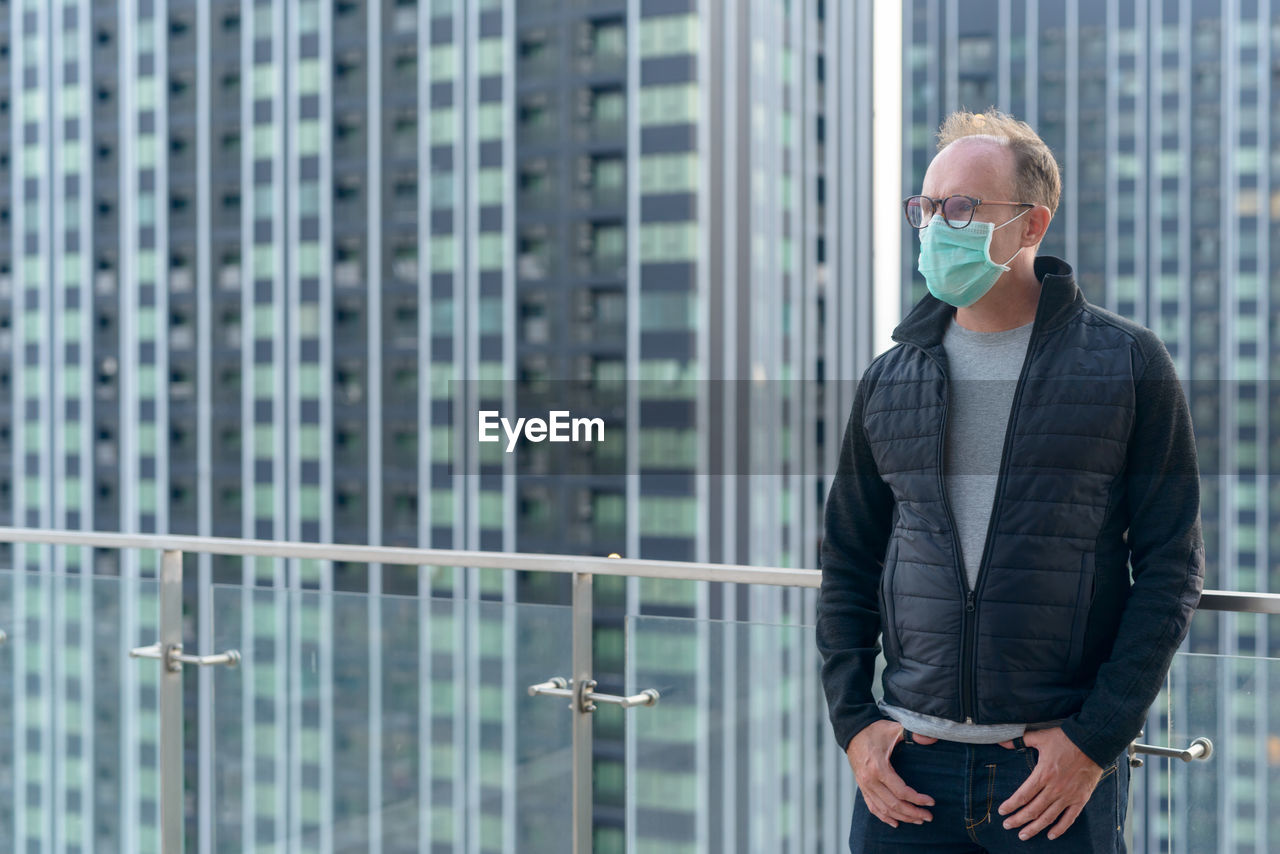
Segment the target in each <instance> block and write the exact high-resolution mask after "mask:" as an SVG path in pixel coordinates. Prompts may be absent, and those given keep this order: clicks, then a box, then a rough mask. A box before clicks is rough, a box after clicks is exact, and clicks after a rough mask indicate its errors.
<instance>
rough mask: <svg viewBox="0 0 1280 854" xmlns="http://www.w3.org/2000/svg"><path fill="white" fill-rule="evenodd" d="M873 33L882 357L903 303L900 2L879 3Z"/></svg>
mask: <svg viewBox="0 0 1280 854" xmlns="http://www.w3.org/2000/svg"><path fill="white" fill-rule="evenodd" d="M871 28H872V33H873V37H872V68H873V69H874V71H873V74H874V78H873V81H872V92H871V146H872V149H871V160H872V162H873V163H874V164H875V169H874V171H873V173H872V178H871V234H872V247H871V264H872V269H873V281H874V292H873V308H872V310H873V316H874V332H873V336H872V339H873V341H874V350H875V352H877V353H879V352H882V351H884V350H887V349H888V348H889V347H890V346H892V343H893V342H892V339H891V338H890V337H889V335H890V333H892V332H893V327H894V326H896V325H897V323H898V320H899V319H900V314H901V308H900V306H901V301H902V296H901V295H902V282H901V276H902V254H901V253H902V224H901V223H902V44H903V41H902V0H877V2H876V3H875V5H874V7H873V9H872V12H871Z"/></svg>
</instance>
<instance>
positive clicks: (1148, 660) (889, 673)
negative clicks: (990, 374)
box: [816, 256, 1204, 767]
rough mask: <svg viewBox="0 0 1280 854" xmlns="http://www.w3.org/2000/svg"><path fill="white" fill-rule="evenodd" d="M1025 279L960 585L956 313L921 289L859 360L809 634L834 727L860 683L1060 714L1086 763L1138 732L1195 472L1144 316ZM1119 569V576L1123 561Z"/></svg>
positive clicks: (1175, 638) (846, 717)
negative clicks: (973, 552) (1004, 408)
mask: <svg viewBox="0 0 1280 854" xmlns="http://www.w3.org/2000/svg"><path fill="white" fill-rule="evenodd" d="M1035 273H1036V276H1037V278H1039V279H1040V281H1041V290H1040V297H1039V302H1038V304H1037V307H1036V314H1035V321H1034V324H1033V326H1032V329H1031V337H1030V341H1029V343H1028V345H1027V356H1026V358H1025V360H1024V362H1023V366H1022V373H1021V375H1020V377H1019V379H1018V384H1017V386H1016V390H1015V391H1014V397H1013V404H1012V409H1011V412H1010V420H1009V427H1008V430H1007V434H1006V436H1005V442H1004V451H1003V454H1002V458H1001V464H1000V472H999V477H998V480H997V484H996V493H995V500H994V504H993V506H992V512H991V522H990V524H989V528H988V533H987V540H986V545H985V548H984V549H983V557H982V562H981V564H980V567H979V570H978V580H977V584H976V587H975V589H974V590H972V591H970V590H969V589H968V579H967V577H966V575H965V572H964V567H963V562H962V559H961V549H960V543H959V539H958V535H957V533H956V530H955V525H954V521H953V519H952V516H951V508H950V506H949V504H948V501H947V495H946V490H945V488H944V485H943V471H944V469H943V464H942V452H943V440H944V436H945V428H946V415H947V395H948V387H947V359H946V353H945V351H944V350H943V346H942V335H943V332H944V330H945V329H946V326H947V324H948V323H949V322H950V320H951V318H952V316H953V315H954V313H955V309H954V308H953V307H952V306H950V305H948V304H946V303H944V302H942V301H940V300H938V299H936V298H935V297H933V296H932V295H928V294H926V295H925V296H924V298H922V299H921V300H920V302H918V303H917V304H916V305H915V306H914V307H913V308H912V309H911V311H910V312H909V313H908V314H907V316H906V317H905V318H904V319H903V321H902V322H901V323H900V324H899V325H898V326H897V328H895V329H894V331H893V339H894V340H895V341H897V342H898V343H897V344H896V345H895V346H893V347H892V348H890V349H889V350H887V351H885V352H884V353H882V354H881V355H880V356H878V357H877V358H876V359H874V360H873V361H872V362H871V364H870V365H869V366H868V367H867V370H866V371H865V373H864V374H863V377H862V380H861V381H860V382H859V383H858V388H857V391H856V393H855V395H854V402H853V408H852V411H851V413H850V415H849V421H848V424H847V425H846V427H845V432H844V438H843V444H842V446H841V451H840V460H839V465H838V468H837V470H836V475H835V479H834V481H833V482H832V485H831V491H830V493H829V495H828V497H827V505H826V518H825V532H824V537H823V542H822V552H821V565H822V587H821V590H820V593H819V596H818V607H817V625H816V635H817V644H818V649H819V652H820V653H821V655H822V659H823V665H822V680H823V685H824V688H825V690H826V695H827V702H828V706H829V709H830V716H831V723H832V726H833V728H834V731H835V736H836V741H837V742H838V743H839V744H840V746H841V748H846V749H847V747H848V743H849V741H850V739H852V738H853V736H854V735H855V734H856V733H857V732H858V731H859V730H861V729H862V728H863V727H865V726H866V725H867V724H869V723H872V722H873V721H876V720H879V719H882V718H885V715H884V714H883V713H881V712H880V710H879V709H878V708H877V707H876V704H875V700H874V698H873V697H872V695H871V680H872V676H873V674H874V668H875V659H876V654H877V653H878V652H879V647H878V646H877V644H876V640H877V636H879V635H881V633H882V630H883V640H884V652H885V661H886V668H885V672H884V676H883V683H882V684H883V686H884V695H885V699H886V700H887V701H888V702H890V703H892V704H893V705H897V706H902V707H905V708H909V709H913V710H915V711H917V712H921V713H924V714H930V715H937V716H940V717H944V718H947V719H949V720H954V721H966V720H967V721H970V722H973V723H978V724H994V723H1033V722H1038V721H1046V720H1053V719H1058V718H1065V719H1066V720H1065V721H1064V722H1063V723H1062V724H1061V726H1062V729H1063V730H1064V732H1065V733H1066V735H1067V736H1068V737H1069V738H1070V739H1071V740H1072V742H1074V743H1075V744H1076V745H1077V746H1078V747H1079V748H1080V749H1081V750H1082V751H1083V752H1084V753H1085V754H1086V755H1087V756H1089V758H1090V759H1092V760H1093V761H1094V762H1096V763H1097V764H1098V765H1099V766H1102V767H1105V766H1107V765H1108V764H1110V762H1111V761H1112V760H1114V759H1115V758H1116V756H1117V755H1118V754H1119V753H1120V752H1121V751H1122V750H1124V748H1125V747H1126V745H1127V744H1128V743H1129V742H1130V741H1132V740H1133V739H1134V738H1135V737H1136V736H1137V734H1138V731H1139V730H1140V729H1141V728H1142V724H1143V721H1144V720H1145V718H1146V714H1147V710H1148V709H1149V708H1150V706H1151V703H1152V702H1153V701H1154V700H1155V697H1156V694H1157V693H1158V692H1159V690H1160V686H1161V684H1162V683H1163V681H1164V678H1165V675H1166V673H1167V672H1168V668H1169V665H1170V663H1171V661H1172V658H1173V655H1174V652H1175V651H1176V650H1177V648H1178V646H1179V644H1180V643H1181V642H1182V639H1183V638H1184V637H1185V635H1186V633H1187V628H1188V626H1189V624H1190V621H1191V616H1192V613H1193V612H1194V610H1195V608H1196V605H1197V604H1198V602H1199V600H1200V592H1201V589H1202V587H1203V578H1204V543H1203V539H1202V535H1201V530H1200V480H1199V470H1198V466H1197V463H1196V450H1195V439H1194V436H1193V434H1192V429H1191V418H1190V414H1189V412H1188V410H1187V404H1186V399H1185V396H1184V395H1183V392H1182V388H1181V386H1180V385H1179V383H1178V380H1177V376H1176V374H1175V372H1174V366H1173V361H1172V359H1170V357H1169V352H1168V350H1167V349H1165V347H1164V344H1163V343H1161V341H1160V339H1159V338H1157V337H1156V335H1155V334H1154V333H1153V332H1151V331H1150V330H1148V329H1146V328H1144V327H1142V326H1140V325H1138V324H1136V323H1134V322H1132V321H1129V320H1126V319H1125V318H1122V317H1120V316H1118V315H1116V314H1113V313H1112V312H1109V311H1106V310H1105V309H1102V308H1099V307H1097V306H1094V305H1091V304H1090V303H1088V302H1087V301H1086V300H1085V299H1084V296H1083V294H1082V293H1081V292H1080V289H1079V288H1078V287H1076V284H1075V281H1074V277H1073V275H1072V270H1071V267H1070V266H1068V265H1067V264H1066V263H1065V262H1064V261H1062V260H1060V259H1057V258H1053V257H1051V256H1040V257H1038V258H1036V261H1035ZM1130 570H1132V579H1131V577H1130Z"/></svg>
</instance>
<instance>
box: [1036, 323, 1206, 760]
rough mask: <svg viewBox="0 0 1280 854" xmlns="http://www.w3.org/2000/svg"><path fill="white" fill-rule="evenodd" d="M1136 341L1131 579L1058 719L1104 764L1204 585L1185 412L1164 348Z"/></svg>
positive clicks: (1126, 733)
mask: <svg viewBox="0 0 1280 854" xmlns="http://www.w3.org/2000/svg"><path fill="white" fill-rule="evenodd" d="M1144 344H1145V345H1146V346H1145V350H1146V360H1145V365H1144V367H1143V368H1142V369H1141V371H1142V373H1141V375H1140V377H1139V379H1138V381H1137V383H1136V384H1135V395H1136V400H1135V413H1134V427H1133V434H1132V436H1131V438H1130V441H1129V448H1128V452H1127V463H1126V474H1125V475H1124V477H1125V478H1126V483H1125V510H1126V511H1127V513H1128V522H1129V533H1128V544H1129V562H1130V566H1131V568H1132V572H1133V586H1132V587H1131V588H1130V590H1129V597H1128V600H1127V601H1126V603H1125V606H1124V610H1123V612H1122V613H1121V616H1120V624H1119V628H1118V630H1117V632H1116V637H1115V642H1114V645H1113V647H1112V651H1111V656H1110V658H1109V659H1108V660H1107V661H1105V662H1103V664H1102V665H1101V667H1100V668H1099V669H1098V674H1097V679H1096V681H1095V683H1094V687H1093V691H1092V692H1091V693H1090V695H1089V696H1088V698H1087V699H1086V700H1085V703H1084V705H1083V707H1082V708H1081V709H1080V711H1079V712H1077V713H1076V714H1075V715H1072V716H1071V717H1069V718H1067V719H1066V720H1065V721H1064V722H1063V723H1062V725H1061V726H1062V729H1063V732H1064V733H1065V734H1066V736H1067V737H1068V738H1069V739H1071V741H1072V742H1073V743H1074V744H1075V745H1076V746H1077V747H1078V748H1080V750H1081V751H1083V752H1084V754H1085V755H1086V756H1088V757H1089V758H1090V759H1092V760H1093V761H1094V762H1096V763H1097V764H1098V765H1099V766H1101V767H1103V768H1105V767H1107V766H1108V765H1109V764H1110V763H1111V761H1112V760H1114V759H1115V758H1116V757H1117V756H1118V755H1119V754H1120V752H1121V751H1123V750H1124V749H1125V747H1126V746H1127V745H1128V744H1129V742H1131V741H1133V739H1134V738H1136V737H1137V735H1138V732H1139V731H1140V730H1141V729H1142V725H1143V722H1144V721H1145V720H1146V717H1147V712H1148V710H1149V709H1150V708H1151V704H1152V703H1153V702H1155V698H1156V695H1157V694H1158V693H1159V692H1160V687H1161V685H1162V684H1163V683H1164V680H1165V676H1166V675H1167V674H1168V672H1169V665H1170V664H1171V663H1172V661H1173V655H1174V653H1175V652H1176V651H1177V649H1178V646H1179V645H1180V644H1181V643H1182V640H1183V638H1184V637H1186V634H1187V630H1188V629H1189V627H1190V624H1191V617H1192V615H1193V614H1194V612H1195V609H1196V606H1197V605H1198V604H1199V602H1200V593H1201V591H1202V590H1203V588H1204V559H1205V558H1204V539H1203V535H1202V532H1201V524H1200V470H1199V465H1198V463H1197V460H1196V446H1195V436H1194V434H1193V432H1192V427H1191V414H1190V412H1189V411H1188V409H1187V401H1186V397H1185V395H1184V394H1183V392H1182V386H1181V385H1179V383H1178V377H1177V374H1176V372H1175V370H1174V366H1173V360H1172V359H1171V358H1170V357H1169V351H1168V350H1167V349H1166V348H1165V346H1164V344H1163V343H1162V342H1161V341H1160V340H1159V339H1158V338H1155V336H1154V335H1153V336H1152V337H1151V339H1150V340H1149V341H1147V342H1144Z"/></svg>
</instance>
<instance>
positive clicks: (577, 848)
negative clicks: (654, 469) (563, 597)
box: [570, 572, 595, 854]
mask: <svg viewBox="0 0 1280 854" xmlns="http://www.w3.org/2000/svg"><path fill="white" fill-rule="evenodd" d="M591 605H592V603H591V573H588V572H575V573H574V574H573V686H574V691H573V695H574V696H573V702H572V703H571V704H570V708H572V709H573V854H590V852H591V823H592V815H591V808H592V801H593V799H594V794H593V792H592V785H591V764H592V763H591V759H592V757H591V754H592V744H591V723H592V721H591V710H592V709H594V708H595V705H594V704H592V703H591V702H590V701H589V700H588V699H587V697H586V696H585V694H584V692H587V691H590V690H591V689H590V686H589V684H588V682H589V680H590V679H591Z"/></svg>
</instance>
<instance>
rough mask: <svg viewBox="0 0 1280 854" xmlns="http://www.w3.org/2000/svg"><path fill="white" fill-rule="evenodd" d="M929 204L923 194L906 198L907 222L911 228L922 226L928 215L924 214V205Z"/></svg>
mask: <svg viewBox="0 0 1280 854" xmlns="http://www.w3.org/2000/svg"><path fill="white" fill-rule="evenodd" d="M926 205H929V200H928V199H926V198H924V197H923V196H911V197H910V198H908V199H907V204H906V211H907V222H908V223H910V224H911V227H912V228H921V227H923V226H924V224H925V221H926V220H927V219H928V216H927V215H926V214H925V206H926Z"/></svg>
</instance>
